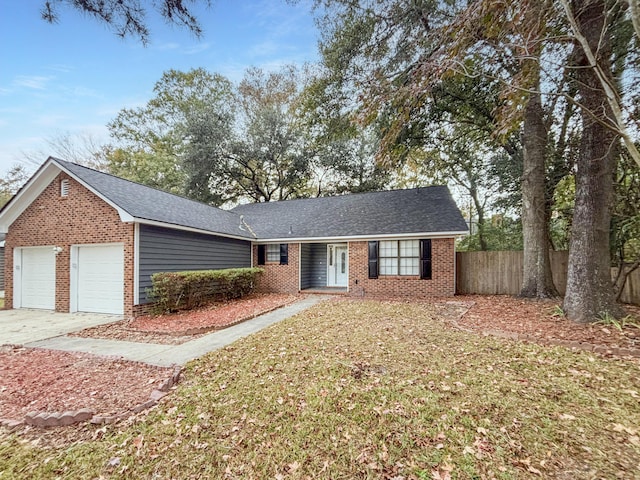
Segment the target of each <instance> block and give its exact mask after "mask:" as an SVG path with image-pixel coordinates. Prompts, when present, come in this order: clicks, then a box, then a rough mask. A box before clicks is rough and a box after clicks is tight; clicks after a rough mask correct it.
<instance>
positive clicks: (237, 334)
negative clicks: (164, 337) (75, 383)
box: [25, 295, 330, 366]
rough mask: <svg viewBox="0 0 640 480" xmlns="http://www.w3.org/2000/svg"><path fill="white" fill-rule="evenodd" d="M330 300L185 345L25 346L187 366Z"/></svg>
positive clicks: (73, 341) (306, 302)
mask: <svg viewBox="0 0 640 480" xmlns="http://www.w3.org/2000/svg"><path fill="white" fill-rule="evenodd" d="M327 298H330V297H328V296H326V295H324V296H323V295H313V296H308V297H305V298H303V299H300V300H298V301H297V302H294V303H292V304H290V305H287V306H285V307H282V308H279V309H277V310H274V311H273V312H269V313H265V314H264V315H260V316H258V317H256V318H254V319H252V320H248V321H246V322H243V323H240V324H238V325H234V326H233V327H229V328H225V329H224V330H219V331H216V332H213V333H210V334H208V335H205V336H203V337H200V338H197V339H195V340H192V341H190V342H186V343H183V344H182V345H158V344H155V343H138V342H124V341H120V340H105V339H100V338H81V337H67V336H57V337H53V338H48V339H44V340H38V341H35V342H30V343H26V344H25V346H27V347H39V348H50V349H53V350H64V351H70V352H87V353H93V354H96V355H114V356H118V357H122V358H125V359H127V360H136V361H139V362H145V363H149V364H151V365H159V366H171V365H184V364H185V363H187V362H188V361H189V360H193V359H194V358H198V357H201V356H202V355H204V354H205V353H208V352H212V351H214V350H218V349H220V348H222V347H225V346H227V345H229V344H231V343H233V342H235V341H236V340H238V339H240V338H242V337H246V336H248V335H251V334H252V333H255V332H258V331H260V330H262V329H263V328H265V327H268V326H269V325H272V324H274V323H277V322H279V321H281V320H284V319H285V318H289V317H291V316H293V315H295V314H297V313H300V312H302V311H303V310H306V309H307V308H309V307H311V306H313V305H315V304H317V303H319V302H321V301H323V300H326V299H327Z"/></svg>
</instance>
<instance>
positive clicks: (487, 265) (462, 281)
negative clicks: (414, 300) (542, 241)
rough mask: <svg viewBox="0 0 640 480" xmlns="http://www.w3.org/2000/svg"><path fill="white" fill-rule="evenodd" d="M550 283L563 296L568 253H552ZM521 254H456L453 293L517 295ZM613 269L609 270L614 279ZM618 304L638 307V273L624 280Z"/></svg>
mask: <svg viewBox="0 0 640 480" xmlns="http://www.w3.org/2000/svg"><path fill="white" fill-rule="evenodd" d="M550 253H551V272H552V274H553V281H554V283H555V285H556V288H557V289H558V292H560V294H561V295H564V292H565V289H566V287H567V263H568V259H569V252H567V251H561V252H556V251H551V252H550ZM522 268H523V255H522V251H499V252H457V253H456V293H458V294H465V293H468V294H470V293H479V294H485V295H517V294H518V293H520V288H521V287H522ZM616 273H617V269H616V268H612V269H611V276H612V278H615V275H616ZM620 300H621V301H622V302H624V303H634V304H638V305H640V269H638V270H636V271H634V272H633V273H631V275H629V277H627V283H626V285H625V287H624V291H623V292H622V297H621V298H620Z"/></svg>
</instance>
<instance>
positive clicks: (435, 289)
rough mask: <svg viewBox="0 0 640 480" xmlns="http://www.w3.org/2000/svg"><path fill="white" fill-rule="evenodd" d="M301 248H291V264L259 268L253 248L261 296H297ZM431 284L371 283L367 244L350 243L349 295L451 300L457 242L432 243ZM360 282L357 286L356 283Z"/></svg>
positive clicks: (413, 280)
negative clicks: (284, 294) (260, 270)
mask: <svg viewBox="0 0 640 480" xmlns="http://www.w3.org/2000/svg"><path fill="white" fill-rule="evenodd" d="M299 254H300V244H299V243H290V244H289V264H288V265H279V264H276V263H268V264H266V265H258V247H257V245H254V246H253V264H254V265H255V266H258V267H260V268H263V269H264V271H265V273H264V275H263V276H262V277H261V279H260V283H259V284H258V291H259V292H280V293H297V292H298V287H299V285H300V283H299V272H300V270H299V266H298V259H299ZM431 258H432V267H431V268H432V271H431V276H432V279H431V280H422V279H420V278H419V277H418V276H415V277H414V276H411V277H407V276H392V277H391V276H380V277H378V278H377V279H369V262H368V253H367V242H349V295H352V296H367V297H411V298H433V297H448V296H453V295H454V294H455V241H454V239H453V238H442V239H440V238H437V239H436V238H434V239H433V240H432V241H431ZM356 281H357V283H356Z"/></svg>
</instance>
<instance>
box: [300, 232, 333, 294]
mask: <svg viewBox="0 0 640 480" xmlns="http://www.w3.org/2000/svg"><path fill="white" fill-rule="evenodd" d="M300 258H301V264H300V288H301V289H305V288H317V287H326V286H327V244H326V243H303V244H301V256H300Z"/></svg>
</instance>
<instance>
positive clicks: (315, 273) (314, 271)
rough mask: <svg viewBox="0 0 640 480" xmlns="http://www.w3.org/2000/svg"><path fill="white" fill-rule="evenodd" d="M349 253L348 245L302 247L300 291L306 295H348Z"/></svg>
mask: <svg viewBox="0 0 640 480" xmlns="http://www.w3.org/2000/svg"><path fill="white" fill-rule="evenodd" d="M348 284H349V251H348V244H347V243H302V244H301V245H300V290H301V291H303V292H305V293H316V292H317V293H336V294H344V293H347V287H348Z"/></svg>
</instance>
